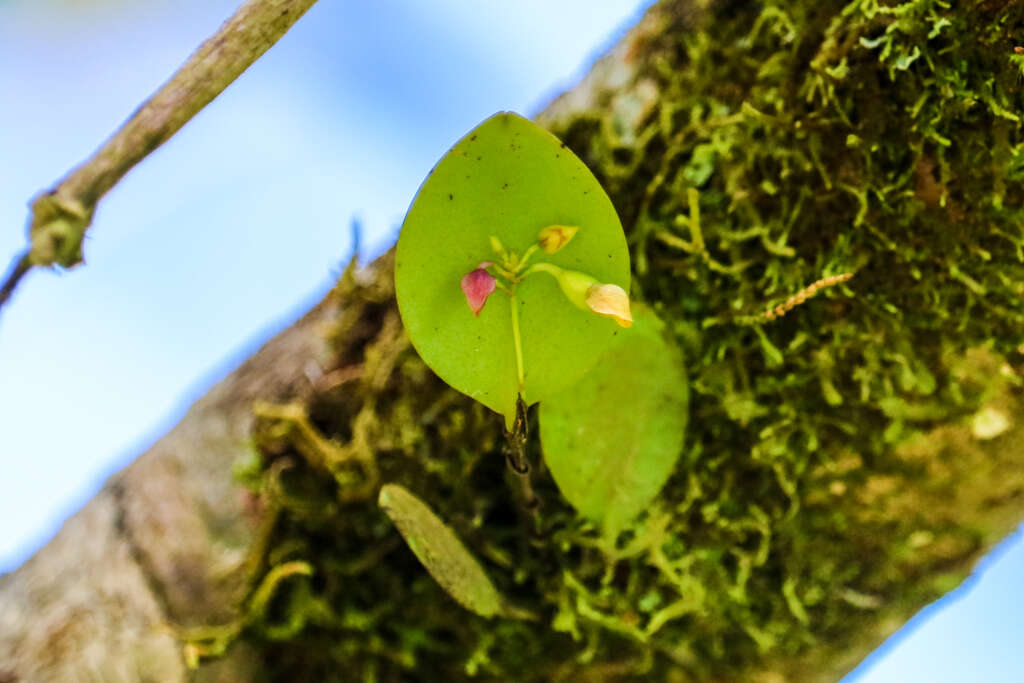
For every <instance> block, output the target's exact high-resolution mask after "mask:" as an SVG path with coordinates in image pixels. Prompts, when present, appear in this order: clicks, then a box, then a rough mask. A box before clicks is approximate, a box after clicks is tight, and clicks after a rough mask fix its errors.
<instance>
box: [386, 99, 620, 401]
mask: <svg viewBox="0 0 1024 683" xmlns="http://www.w3.org/2000/svg"><path fill="white" fill-rule="evenodd" d="M549 225H569V226H578V227H579V231H578V232H577V233H576V235H575V236H574V237H573V239H572V240H571V242H569V243H568V245H567V246H566V247H565V248H564V249H561V250H560V251H558V252H557V253H555V254H551V255H548V254H542V256H541V258H542V259H543V260H546V261H548V262H549V263H552V264H554V265H557V266H560V267H561V268H565V269H570V270H573V271H582V272H585V273H587V274H588V275H590V276H592V277H593V278H595V279H596V280H597V281H599V282H602V283H611V284H615V285H618V286H620V287H622V288H623V289H625V290H627V291H628V290H629V253H628V251H627V248H626V240H625V236H624V235H623V232H622V226H621V224H620V223H619V219H618V216H617V215H616V213H615V209H614V208H613V207H612V204H611V201H610V200H609V199H608V196H607V195H606V194H605V192H604V190H602V189H601V186H600V185H599V184H598V182H597V180H596V179H595V178H594V176H593V175H592V174H591V173H590V171H589V170H588V169H587V167H586V166H585V165H584V164H583V162H581V161H580V160H579V159H578V158H577V157H576V156H575V155H574V154H573V153H572V152H571V151H569V149H568V148H566V146H565V145H564V144H562V143H561V142H560V141H559V140H558V139H557V138H555V137H554V136H553V135H551V134H550V133H548V132H546V131H545V130H543V129H542V128H540V127H538V126H537V125H535V124H533V123H531V122H529V121H527V120H526V119H524V118H522V117H520V116H517V115H516V114H511V113H500V114H496V115H494V116H492V117H491V118H489V119H487V120H486V121H484V122H483V123H482V124H480V126H478V127H477V128H476V129H474V130H473V131H471V132H470V133H469V134H468V135H467V136H466V137H464V138H463V139H462V140H460V141H459V142H458V143H456V145H455V146H454V147H453V148H452V149H451V150H450V151H449V152H448V153H447V154H446V155H445V156H444V157H443V158H442V159H441V161H439V162H438V164H437V166H435V167H434V169H433V171H431V173H430V175H429V176H428V177H427V179H426V181H424V183H423V186H422V187H421V188H420V190H419V193H418V194H417V195H416V198H415V200H414V201H413V203H412V206H411V207H410V208H409V213H408V214H407V215H406V218H405V222H404V224H403V225H402V232H401V235H400V237H399V239H398V251H397V259H396V264H395V285H396V290H397V294H398V306H399V310H400V311H401V314H402V320H403V322H404V324H405V326H406V329H407V330H408V332H409V337H410V339H411V340H412V343H413V345H414V346H415V347H416V350H417V351H418V352H419V354H420V356H421V357H422V358H423V360H424V361H425V362H426V363H427V365H429V366H430V367H431V368H432V369H433V370H434V372H436V373H437V374H438V375H439V376H440V377H441V378H442V379H443V380H445V381H446V382H448V384H450V385H451V386H453V387H455V388H456V389H458V390H459V391H462V392H464V393H466V394H468V395H469V396H471V397H473V398H475V399H476V400H478V401H480V402H481V403H483V404H484V405H486V406H488V407H490V408H492V409H493V410H495V411H497V412H499V413H502V414H504V415H505V416H506V420H508V421H510V420H511V419H512V417H513V416H514V414H515V405H516V398H517V395H518V394H519V391H520V387H519V381H518V376H517V369H516V357H515V348H514V345H513V335H512V314H511V308H510V302H511V299H510V298H509V297H508V296H507V295H506V294H504V293H503V292H501V291H500V290H499V291H497V292H495V293H494V294H492V295H491V296H490V298H489V299H488V301H487V303H486V305H485V306H484V308H483V311H482V312H481V313H480V315H479V317H477V316H474V315H473V313H472V312H471V311H470V309H469V307H468V306H467V304H466V298H465V297H464V296H463V293H462V290H461V289H460V281H461V279H462V277H463V276H464V275H466V273H468V272H470V271H471V270H473V269H474V268H476V267H477V265H478V264H480V262H482V261H489V260H496V259H495V255H494V252H493V251H492V249H491V236H495V237H497V238H498V239H499V240H500V241H501V243H502V244H503V245H504V246H505V247H506V248H507V249H511V250H515V251H516V252H518V253H519V254H522V253H523V252H524V251H525V250H526V249H527V248H528V247H529V246H530V245H532V244H534V243H536V242H537V238H538V232H539V231H540V230H541V229H542V228H544V227H546V226H549ZM516 301H517V302H518V308H519V311H520V315H519V318H520V326H521V339H522V354H523V369H524V382H523V386H522V395H523V399H524V400H525V401H526V402H527V404H530V403H534V402H536V401H542V400H544V399H546V398H547V397H549V396H552V395H554V394H555V393H557V392H559V391H561V390H563V389H564V388H566V387H567V386H569V385H571V384H573V383H574V382H576V381H577V380H578V379H579V378H580V377H581V376H582V375H583V374H584V373H585V372H586V370H587V369H588V368H590V367H591V366H592V365H593V364H594V363H595V362H596V360H597V358H598V357H599V356H600V354H601V353H602V352H604V350H606V349H607V348H608V346H609V345H610V344H611V342H612V340H613V339H614V337H615V334H616V333H617V331H618V330H619V328H618V327H617V326H616V324H615V322H614V321H612V320H610V319H608V318H601V317H598V316H596V315H594V314H593V313H591V312H590V311H585V310H581V309H579V308H577V307H576V306H574V305H572V304H571V303H569V301H568V300H567V299H566V297H565V296H564V295H563V294H562V293H561V292H560V291H559V288H558V285H557V284H556V282H555V280H554V279H553V278H551V277H549V276H548V275H545V274H543V273H537V274H534V275H531V276H530V277H527V278H526V279H525V280H524V281H523V282H522V283H521V284H519V285H518V288H517V291H516Z"/></svg>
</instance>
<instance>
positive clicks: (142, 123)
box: [0, 0, 316, 306]
mask: <svg viewBox="0 0 1024 683" xmlns="http://www.w3.org/2000/svg"><path fill="white" fill-rule="evenodd" d="M315 3H316V0H248V1H247V2H246V3H245V4H243V5H242V6H241V7H239V8H238V10H236V11H235V13H234V15H232V17H231V18H230V19H228V20H227V21H226V22H225V23H224V25H223V26H221V27H220V29H219V30H218V31H217V32H216V33H215V34H214V35H213V36H211V37H210V38H209V39H207V40H206V42H204V43H203V44H202V45H201V46H200V47H199V49H197V50H196V51H195V52H194V53H193V54H192V56H190V57H189V58H188V60H187V61H186V62H185V63H184V64H183V65H182V66H181V68H180V69H178V71H177V72H176V73H175V74H174V75H173V76H172V77H171V78H170V80H168V81H167V82H166V83H164V84H163V85H162V86H161V87H160V89H159V90H157V91H156V92H155V93H154V94H153V95H152V96H151V97H150V98H149V99H148V100H146V101H145V102H144V103H143V104H142V106H140V107H139V108H138V109H137V110H135V113H133V114H132V115H131V117H130V118H129V119H128V120H127V121H125V123H124V124H123V125H122V126H121V127H120V128H119V129H118V130H117V132H115V133H114V134H113V135H112V136H111V137H110V139H108V140H107V141H106V142H105V143H103V145H102V146H101V147H100V148H99V149H98V150H96V152H95V153H93V155H92V156H91V157H89V158H88V159H86V160H85V161H84V162H82V164H80V165H79V166H78V167H76V168H75V169H73V170H72V171H71V172H70V173H68V175H66V176H65V177H64V178H63V179H62V180H60V181H59V182H58V183H57V185H56V186H55V187H53V188H52V189H49V190H46V191H45V192H43V193H41V194H39V195H38V196H36V198H35V199H33V200H32V204H31V215H30V217H29V222H28V232H29V235H28V237H29V247H28V249H27V250H26V252H25V253H23V254H19V255H18V256H17V257H15V259H14V260H13V262H12V265H11V267H10V269H9V271H8V273H7V275H6V276H5V278H4V281H3V283H2V284H0V306H2V305H3V304H4V302H5V301H6V300H7V299H8V298H10V296H11V294H12V293H13V292H14V289H15V288H16V287H17V285H18V283H19V281H20V280H21V279H22V278H23V277H24V276H25V274H26V273H27V272H28V271H29V270H30V269H31V268H33V267H35V266H53V265H57V266H61V267H64V268H70V267H72V266H75V265H77V264H79V263H81V262H82V240H83V239H84V238H85V233H86V231H87V230H88V229H89V226H90V225H91V223H92V218H93V215H94V214H95V212H96V205H97V204H98V203H99V201H100V199H102V198H103V195H105V194H106V193H107V192H109V191H110V189H111V188H112V187H114V185H116V184H117V182H118V181H119V180H121V178H122V177H124V175H125V174H126V173H128V171H130V170H131V169H132V168H133V167H134V166H135V165H136V164H137V163H139V162H140V161H142V160H143V159H144V158H146V156H147V155H148V154H150V153H151V152H152V151H153V150H155V149H157V148H158V147H159V146H160V145H162V144H163V143H164V142H166V141H167V140H168V139H170V138H171V136H172V135H174V134H175V133H177V132H178V131H179V130H180V129H181V127H182V126H184V125H185V124H186V123H188V121H189V120H191V119H192V117H193V116H195V115H196V114H198V113H199V112H200V111H201V110H202V109H203V107H205V106H206V105H207V104H209V103H210V102H212V101H213V99H214V98H215V97H217V95H219V94H220V93H221V92H222V91H223V90H224V89H225V88H227V87H228V86H229V85H231V83H233V82H234V80H235V79H236V78H238V77H239V76H240V75H241V74H242V72H244V71H245V70H246V69H248V68H249V66H250V65H251V64H252V63H253V62H255V61H256V60H257V59H259V58H260V57H261V56H262V55H263V53H265V52H266V51H267V50H269V49H270V48H271V46H273V45H274V43H276V42H277V41H278V40H280V39H281V37H282V36H283V35H284V34H285V33H287V31H288V29H290V28H291V27H292V25H293V24H295V22H296V21H298V20H299V18H301V17H302V15H303V14H305V13H306V10H308V9H309V8H310V7H312V6H313V5H314V4H315Z"/></svg>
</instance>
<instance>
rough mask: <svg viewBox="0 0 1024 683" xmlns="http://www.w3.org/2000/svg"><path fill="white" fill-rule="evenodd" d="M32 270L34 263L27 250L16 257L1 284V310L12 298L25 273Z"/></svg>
mask: <svg viewBox="0 0 1024 683" xmlns="http://www.w3.org/2000/svg"><path fill="white" fill-rule="evenodd" d="M31 268H32V261H31V260H30V259H29V252H28V250H27V249H26V250H25V251H24V252H23V253H22V254H20V255H18V256H15V257H14V260H12V261H11V267H10V268H8V269H7V274H6V275H4V279H3V284H0V308H2V307H3V305H4V303H5V302H6V301H7V300H8V299H10V298H11V294H13V293H14V290H15V288H16V287H17V286H18V282H20V281H21V278H23V277H25V273H27V272H28V271H29V270H31Z"/></svg>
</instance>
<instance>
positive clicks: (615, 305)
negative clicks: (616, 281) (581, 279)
mask: <svg viewBox="0 0 1024 683" xmlns="http://www.w3.org/2000/svg"><path fill="white" fill-rule="evenodd" d="M586 301H587V308H589V309H590V310H592V311H593V312H594V313H597V314H598V315H603V316H605V317H606V318H611V319H613V320H614V321H615V322H617V323H618V324H619V326H620V327H629V326H630V325H632V324H633V314H632V313H630V312H629V295H628V294H626V291H625V290H624V289H622V287H619V286H618V285H592V286H591V287H590V288H589V289H587V299H586Z"/></svg>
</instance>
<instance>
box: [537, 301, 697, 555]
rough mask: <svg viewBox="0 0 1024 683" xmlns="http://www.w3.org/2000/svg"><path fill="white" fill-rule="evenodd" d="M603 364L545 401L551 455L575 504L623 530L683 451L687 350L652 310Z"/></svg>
mask: <svg viewBox="0 0 1024 683" xmlns="http://www.w3.org/2000/svg"><path fill="white" fill-rule="evenodd" d="M634 316H635V323H634V326H633V328H632V329H631V330H630V331H629V334H624V335H621V338H620V339H619V340H618V341H617V342H616V344H615V345H614V346H613V347H612V348H611V349H610V350H609V351H608V352H607V353H605V354H604V355H603V356H602V357H601V359H600V361H598V363H597V365H596V366H595V367H594V368H593V369H592V370H591V371H590V372H589V373H588V374H587V375H586V376H585V377H584V378H583V379H582V380H581V381H580V382H579V383H578V384H576V385H574V386H573V387H572V388H570V389H569V390H567V391H565V392H563V393H561V394H559V395H558V396H554V397H552V398H549V399H548V400H546V401H544V403H542V404H541V407H540V438H541V444H542V446H543V450H544V462H545V463H546V464H547V466H548V469H549V470H551V475H552V477H554V479H555V483H557V484H558V488H559V489H560V490H561V492H562V495H564V496H565V497H566V498H567V499H568V500H569V502H570V503H572V504H573V506H574V507H575V508H576V509H577V510H578V511H579V512H580V514H582V515H584V516H585V517H589V518H590V519H592V520H594V521H596V522H598V523H599V524H600V525H601V527H602V530H603V532H604V533H605V534H606V535H608V536H614V535H616V534H617V533H618V532H619V531H620V530H621V529H623V528H624V527H625V526H626V525H627V524H629V523H630V521H632V520H633V518H634V517H636V516H637V515H638V514H639V513H640V512H641V511H643V510H644V509H645V508H646V507H647V506H648V505H649V504H650V502H651V501H652V500H653V499H654V498H655V496H657V495H658V492H659V491H660V490H661V487H662V486H663V485H664V484H665V481H666V480H667V479H668V478H669V476H670V475H671V474H672V469H673V467H674V466H675V463H676V460H677V459H678V458H679V456H680V454H681V453H682V448H683V435H684V432H685V431H686V420H687V403H688V390H687V382H686V375H685V371H684V368H683V360H682V355H681V353H680V351H679V349H678V348H677V347H676V345H675V343H674V342H673V341H672V340H671V339H670V338H669V337H667V336H666V335H665V334H664V331H663V327H664V325H663V324H662V322H661V321H660V320H659V319H658V318H657V317H656V316H655V315H654V313H652V312H650V311H649V310H648V309H638V310H635V311H634Z"/></svg>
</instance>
